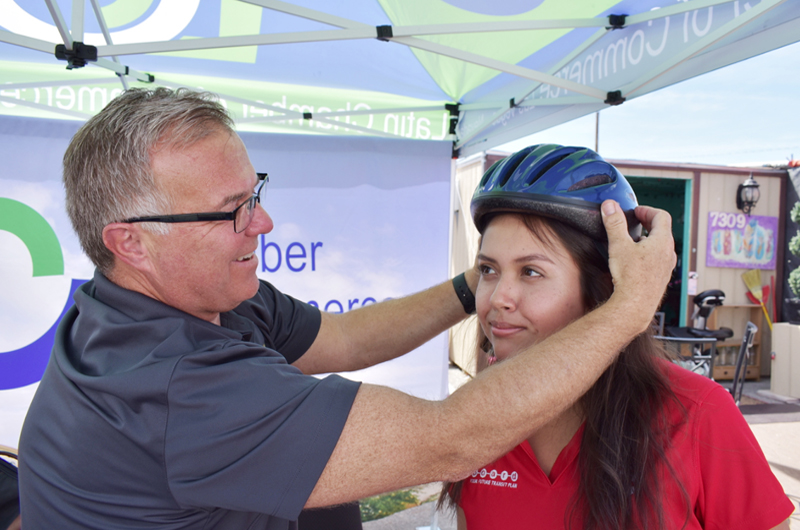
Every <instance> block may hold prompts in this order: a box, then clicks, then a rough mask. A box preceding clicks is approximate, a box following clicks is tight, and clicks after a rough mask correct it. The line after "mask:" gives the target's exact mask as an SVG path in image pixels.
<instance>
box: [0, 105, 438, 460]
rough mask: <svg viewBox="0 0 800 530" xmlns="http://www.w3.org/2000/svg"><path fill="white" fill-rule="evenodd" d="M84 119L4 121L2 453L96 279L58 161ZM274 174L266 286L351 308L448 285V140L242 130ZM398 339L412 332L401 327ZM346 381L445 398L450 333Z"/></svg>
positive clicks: (265, 243)
mask: <svg viewBox="0 0 800 530" xmlns="http://www.w3.org/2000/svg"><path fill="white" fill-rule="evenodd" d="M79 126H80V124H79V123H70V122H63V121H51V120H37V119H25V118H2V117H0V157H2V159H3V160H4V163H3V165H2V166H0V278H2V282H1V283H0V444H3V445H10V446H13V447H16V446H17V445H18V439H19V431H20V428H21V426H22V422H23V420H24V416H25V412H26V411H27V408H28V406H29V404H30V400H31V399H32V397H33V394H34V392H35V390H36V387H37V386H38V381H39V379H40V378H41V374H42V372H43V370H44V366H45V364H46V362H47V359H48V358H49V353H50V350H51V348H52V341H53V334H54V331H55V328H56V326H57V324H58V322H59V320H60V318H61V315H62V314H63V312H64V311H65V310H66V308H68V307H69V306H71V305H72V298H71V293H72V292H73V290H74V289H75V288H76V287H77V286H78V285H80V283H82V282H83V281H85V280H88V279H90V278H91V277H92V274H93V266H92V264H91V263H90V262H89V260H88V259H87V258H86V257H85V256H84V255H83V253H82V251H81V249H80V246H79V244H78V241H77V237H76V236H75V235H74V233H73V231H72V227H71V225H70V223H69V220H68V218H67V216H66V212H65V209H64V191H63V187H62V184H61V158H62V156H63V153H64V150H65V149H66V146H67V144H68V142H69V139H70V138H71V136H72V135H73V134H74V132H75V131H76V130H77V128H78V127H79ZM242 137H243V139H244V141H245V143H246V144H247V146H248V150H249V151H250V156H251V159H252V161H253V165H254V166H255V168H256V171H265V172H268V173H269V175H270V183H269V185H268V186H269V187H268V189H267V191H266V195H265V197H264V206H265V208H266V209H267V211H268V212H269V213H270V215H271V216H272V218H273V220H274V221H275V229H274V230H273V231H272V232H271V233H269V234H266V235H264V236H262V237H261V241H260V245H259V250H258V258H259V260H260V265H259V277H261V278H262V279H264V280H267V281H270V282H271V283H273V284H275V285H276V286H277V287H278V288H279V289H281V290H283V291H284V292H286V293H287V294H290V295H292V296H294V297H296V298H299V299H300V300H303V301H307V302H310V303H313V304H315V305H317V306H318V307H319V308H320V309H322V310H327V311H330V312H344V311H349V310H353V309H356V308H358V307H362V306H364V305H369V304H372V303H376V302H379V301H382V300H385V299H387V298H396V297H400V296H404V295H407V294H411V293H413V292H417V291H420V290H422V289H424V288H426V287H429V286H431V285H433V284H435V283H438V282H441V281H443V280H444V279H445V278H446V277H447V260H448V230H449V217H448V210H449V200H450V152H451V144H450V143H448V142H419V141H411V140H409V141H404V140H386V139H376V138H358V137H350V138H342V137H335V138H332V137H315V136H312V137H309V136H299V135H266V134H256V133H243V134H242ZM397 332H398V333H402V330H398V331H397ZM346 376H347V377H350V378H352V379H358V380H363V381H367V382H370V383H376V384H382V385H388V386H392V387H394V388H398V389H400V390H403V391H405V392H409V393H411V394H414V395H416V396H419V397H424V398H427V399H441V398H443V397H444V396H445V395H446V393H447V341H446V335H444V334H443V335H441V336H439V337H437V338H436V339H434V340H433V341H431V342H429V343H428V344H425V345H424V346H422V347H421V348H419V349H418V350H416V351H414V352H412V353H411V354H409V355H406V356H405V357H403V358H400V359H397V360H395V361H392V362H391V363H386V364H385V365H382V366H376V367H373V368H370V369H367V370H363V371H360V372H355V373H350V374H346Z"/></svg>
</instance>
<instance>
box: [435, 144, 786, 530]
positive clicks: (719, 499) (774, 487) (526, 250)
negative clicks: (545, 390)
mask: <svg viewBox="0 0 800 530" xmlns="http://www.w3.org/2000/svg"><path fill="white" fill-rule="evenodd" d="M606 199H615V200H616V201H617V202H619V203H620V206H622V208H623V210H625V211H626V212H629V213H630V215H629V217H628V219H629V229H630V232H631V234H632V236H634V237H638V235H639V232H640V227H639V226H637V225H636V221H635V217H634V216H633V215H632V213H633V210H634V208H635V207H636V198H635V196H634V194H633V190H632V189H631V188H630V185H629V184H628V183H627V181H625V178H624V177H623V176H622V175H621V174H620V173H619V172H618V171H617V170H616V168H614V167H613V166H612V165H611V164H609V163H607V162H605V161H604V160H603V159H602V158H601V157H600V156H599V155H598V154H597V153H595V152H593V151H591V150H589V149H582V148H577V147H561V146H556V145H539V146H531V147H528V148H526V149H524V150H522V151H520V152H518V153H515V154H514V155H512V156H510V157H509V158H507V159H505V160H503V161H501V162H498V163H497V164H495V165H494V166H492V167H491V168H490V169H489V170H488V171H487V172H486V174H485V175H484V177H483V179H482V180H481V183H480V184H479V186H478V189H477V190H476V192H475V195H474V196H473V200H472V214H473V218H474V220H475V224H476V226H477V227H478V230H479V232H480V233H481V235H482V240H481V246H480V251H479V254H478V258H477V264H478V267H479V269H480V273H481V277H480V283H479V285H478V288H477V292H476V305H477V313H478V320H479V322H480V327H481V331H482V335H481V340H479V344H484V345H486V349H487V353H488V355H489V364H491V363H492V362H493V361H494V360H496V361H498V362H502V361H503V360H504V359H507V358H509V357H512V356H514V355H515V354H516V353H518V352H519V351H521V350H522V349H524V348H525V347H526V346H528V345H530V344H532V343H536V342H539V341H542V340H544V339H545V338H547V337H548V336H549V335H551V334H552V333H555V332H556V331H558V330H559V329H561V328H563V327H564V326H566V325H567V324H569V323H570V322H572V321H573V320H576V319H577V318H579V317H580V316H582V315H583V314H584V313H586V312H588V311H590V310H592V309H593V308H594V307H596V306H597V305H599V304H602V303H603V302H604V301H605V300H606V299H608V298H609V297H610V295H611V292H612V290H613V285H612V282H611V275H610V273H609V269H608V257H607V242H606V241H605V233H604V230H603V226H602V222H601V220H600V215H599V205H600V203H602V202H603V201H604V200H606ZM489 369H491V368H489ZM445 493H446V496H443V497H446V499H447V500H448V501H449V502H451V503H453V504H455V505H456V506H457V508H458V521H459V529H460V530H465V529H469V530H497V529H504V530H509V529H516V528H519V529H529V528H544V529H551V528H569V529H575V530H584V529H585V530H588V529H602V530H606V529H615V530H616V529H633V528H637V529H638V528H648V529H664V530H673V529H678V528H686V529H692V530H694V529H700V528H725V529H735V528H741V529H748V530H758V529H763V530H768V529H770V528H777V529H788V528H789V526H788V520H787V518H788V517H789V515H790V514H791V513H792V511H793V506H792V503H791V502H790V501H789V500H788V499H787V498H786V496H785V495H784V493H783V490H782V488H781V486H780V484H779V483H778V482H777V480H776V479H775V477H774V476H773V475H772V472H771V471H770V469H769V466H768V464H767V462H766V460H765V458H764V456H763V454H762V452H761V450H760V448H759V447H758V444H757V442H756V440H755V439H754V437H753V435H752V433H751V432H750V430H749V428H748V426H747V424H746V423H745V422H744V420H743V418H742V416H741V414H740V413H739V411H738V409H737V408H736V406H735V405H734V403H733V400H732V399H731V397H730V395H728V393H727V392H726V391H725V390H724V389H723V388H722V387H721V386H719V385H718V384H716V383H714V382H713V381H710V380H708V379H705V378H702V377H700V376H697V375H696V374H693V373H691V372H689V371H688V370H684V369H683V368H680V367H678V366H677V365H674V364H672V363H670V362H668V361H667V360H666V359H665V355H664V353H663V350H662V349H661V348H659V346H658V344H657V343H656V341H655V340H654V339H653V338H652V336H651V335H650V334H643V335H640V336H639V337H637V338H636V339H635V340H634V341H633V342H632V343H631V344H629V345H628V347H626V348H625V349H624V350H623V351H622V352H621V353H620V355H619V357H618V359H617V360H616V361H615V362H614V363H613V364H612V365H611V366H610V367H609V368H608V369H607V370H606V372H604V374H603V375H602V376H601V377H600V379H599V380H598V381H597V383H596V384H595V385H594V386H593V387H592V388H591V389H590V390H589V391H588V392H587V393H586V394H585V395H584V396H583V397H582V398H581V399H580V400H579V401H578V402H577V403H575V404H574V405H573V406H572V407H571V408H569V409H567V410H566V411H565V412H564V413H562V414H561V415H559V416H557V417H556V418H555V419H553V420H552V421H551V422H550V423H548V424H546V425H545V426H544V427H542V428H541V429H539V430H538V431H536V432H534V433H531V435H530V437H529V438H528V440H527V441H526V442H523V443H522V444H520V445H519V446H517V447H516V448H515V449H513V450H512V451H511V452H509V453H508V454H506V455H505V456H504V457H502V458H500V459H499V460H497V461H496V462H494V463H492V464H489V465H487V466H486V467H484V468H483V469H480V470H477V471H476V472H474V473H473V474H472V476H471V477H468V478H467V479H465V480H463V481H461V482H459V483H456V484H447V485H445ZM443 500H444V499H443Z"/></svg>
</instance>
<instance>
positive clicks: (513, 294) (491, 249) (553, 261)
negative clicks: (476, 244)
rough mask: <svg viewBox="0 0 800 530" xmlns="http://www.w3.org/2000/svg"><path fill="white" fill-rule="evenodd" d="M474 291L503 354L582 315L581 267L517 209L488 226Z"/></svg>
mask: <svg viewBox="0 0 800 530" xmlns="http://www.w3.org/2000/svg"><path fill="white" fill-rule="evenodd" d="M478 267H479V269H480V271H481V276H480V282H479V283H478V289H477V292H476V296H475V298H476V306H477V312H478V319H479V320H480V323H481V327H482V328H483V332H484V333H485V334H486V336H487V337H488V338H489V340H490V341H491V343H492V345H493V346H494V352H495V355H496V356H497V358H498V359H499V360H503V359H507V358H508V357H511V356H514V355H516V354H517V353H519V352H520V351H521V350H523V349H524V348H526V347H528V346H530V345H532V344H536V343H537V342H540V341H542V340H544V339H545V338H547V337H548V336H550V335H551V334H553V333H555V332H556V331H558V330H560V329H561V328H563V327H564V326H566V325H567V324H569V323H570V322H572V321H573V320H576V319H578V318H580V317H581V316H583V314H584V313H585V309H584V307H583V300H582V296H581V287H580V271H579V269H578V266H577V265H576V264H575V262H574V261H573V260H572V257H571V256H570V255H569V252H567V249H566V248H564V245H563V244H562V243H561V242H560V241H558V239H557V238H556V237H555V236H553V239H552V243H550V244H544V243H542V242H541V241H539V240H538V239H537V238H536V236H534V235H533V234H532V233H531V232H530V230H529V229H528V227H526V226H525V224H524V223H523V221H522V220H521V219H520V218H519V217H518V216H515V215H500V216H497V217H495V218H494V219H493V220H492V221H491V222H490V224H489V226H488V227H487V228H486V230H484V233H483V240H482V243H481V249H480V253H479V254H478Z"/></svg>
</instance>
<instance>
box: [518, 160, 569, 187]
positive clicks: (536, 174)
mask: <svg viewBox="0 0 800 530" xmlns="http://www.w3.org/2000/svg"><path fill="white" fill-rule="evenodd" d="M571 154H572V153H571V152H570V153H565V154H564V155H563V156H556V157H554V158H553V159H552V160H550V161H548V162H547V163H546V164H542V165H540V166H539V167H537V168H536V170H535V171H532V172H531V174H530V175H528V178H527V179H526V181H525V185H526V186H530V185H531V184H533V183H534V182H536V181H537V180H539V179H540V178H541V177H542V175H545V174H546V173H547V172H548V171H550V169H551V168H552V167H553V166H555V165H556V164H558V163H559V162H561V161H562V160H564V159H565V158H567V157H569V156H570V155H571Z"/></svg>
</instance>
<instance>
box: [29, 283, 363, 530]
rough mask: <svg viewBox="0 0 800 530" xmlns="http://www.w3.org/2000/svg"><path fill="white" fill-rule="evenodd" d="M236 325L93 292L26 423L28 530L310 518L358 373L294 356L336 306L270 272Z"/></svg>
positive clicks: (59, 344)
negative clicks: (321, 304) (291, 288)
mask: <svg viewBox="0 0 800 530" xmlns="http://www.w3.org/2000/svg"><path fill="white" fill-rule="evenodd" d="M221 322H222V325H221V326H216V325H214V324H211V323H209V322H206V321H203V320H200V319H197V318H195V317H193V316H191V315H188V314H186V313H183V312H182V311H179V310H177V309H175V308H172V307H170V306H167V305H165V304H162V303H161V302H158V301H156V300H154V299H152V298H149V297H147V296H144V295H142V294H139V293H135V292H132V291H128V290H126V289H123V288H121V287H119V286H117V285H115V284H114V283H112V282H110V281H109V280H108V279H106V278H105V277H104V276H103V275H102V274H100V273H95V277H94V280H93V281H90V282H87V283H86V284H84V285H83V286H81V288H80V289H79V290H78V291H77V292H76V294H75V306H74V307H73V308H71V309H70V310H69V311H68V312H67V314H66V315H65V317H64V319H63V320H62V322H61V324H60V325H59V328H58V332H57V334H56V340H55V345H54V347H53V354H52V356H51V358H50V362H49V364H48V366H47V369H46V371H45V374H44V377H43V378H42V381H41V383H40V385H39V388H38V390H37V392H36V396H35V397H34V399H33V403H32V404H31V407H30V410H29V412H28V415H27V418H26V420H25V425H24V427H23V430H22V436H21V440H20V451H21V455H22V458H21V469H20V493H21V508H22V517H23V521H25V528H26V529H27V530H37V529H48V530H49V529H55V528H58V529H68V528H96V529H100V530H111V529H132V528H160V529H178V528H181V529H183V528H193V529H200V528H203V529H206V528H224V529H228V528H231V529H239V528H241V529H270V530H277V529H288V528H294V527H295V523H292V522H291V521H294V520H296V519H297V516H298V514H299V513H300V510H301V509H302V508H303V505H304V504H305V502H306V500H307V499H308V496H309V495H310V493H311V491H312V489H313V488H314V485H315V484H316V482H317V480H318V478H319V476H320V474H321V473H322V470H323V468H324V467H325V464H326V463H327V461H328V458H329V457H330V454H331V452H332V451H333V448H334V446H335V445H336V442H337V440H338V438H339V435H340V433H341V430H342V428H343V427H344V423H345V421H346V419H347V415H348V413H349V411H350V407H351V405H352V403H353V400H354V399H355V394H356V392H357V390H358V383H356V382H353V381H349V380H347V379H344V378H341V377H338V376H329V377H326V378H324V379H317V378H315V377H310V376H306V375H303V374H301V373H300V371H299V370H297V369H296V368H294V367H292V366H290V365H289V364H287V363H291V362H293V361H295V360H296V359H298V358H299V357H300V356H301V355H303V353H304V352H305V351H306V350H307V349H308V348H309V346H310V345H311V344H312V342H314V339H315V338H316V336H317V333H318V332H319V325H320V314H319V311H318V310H317V309H315V308H313V307H311V306H308V305H306V304H304V303H302V302H299V301H297V300H295V299H293V298H291V297H288V296H286V295H284V294H282V293H281V292H279V291H278V290H277V289H275V288H274V287H273V286H272V285H270V284H268V283H266V282H262V283H261V287H260V289H259V292H258V294H257V295H256V296H255V297H254V298H252V299H251V300H248V301H247V302H245V303H243V304H242V305H241V306H239V307H237V308H236V309H235V310H234V311H231V312H229V313H224V314H223V315H221Z"/></svg>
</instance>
